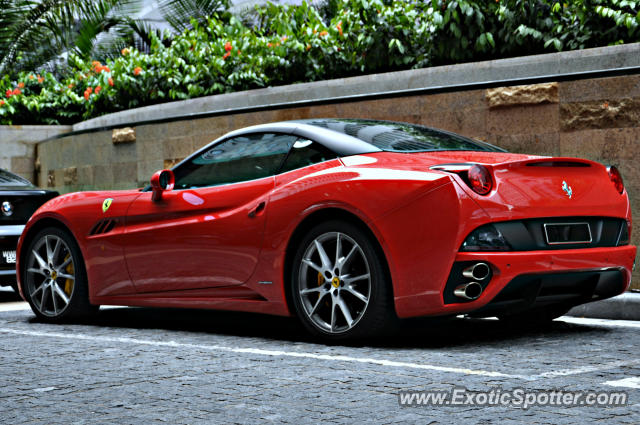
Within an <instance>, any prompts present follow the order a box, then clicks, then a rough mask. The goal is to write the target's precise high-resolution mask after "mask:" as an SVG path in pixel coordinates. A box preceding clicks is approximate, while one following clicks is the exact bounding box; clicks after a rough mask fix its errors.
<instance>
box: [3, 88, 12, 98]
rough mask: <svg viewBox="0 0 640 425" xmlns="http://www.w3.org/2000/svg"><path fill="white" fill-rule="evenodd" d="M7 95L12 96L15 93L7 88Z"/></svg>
mask: <svg viewBox="0 0 640 425" xmlns="http://www.w3.org/2000/svg"><path fill="white" fill-rule="evenodd" d="M4 94H5V95H6V96H7V97H11V96H12V95H13V91H12V90H11V89H7V91H6V92H5V93H4Z"/></svg>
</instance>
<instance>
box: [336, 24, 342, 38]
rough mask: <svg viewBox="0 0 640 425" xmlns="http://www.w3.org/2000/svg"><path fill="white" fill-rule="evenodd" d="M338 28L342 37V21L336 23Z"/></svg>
mask: <svg viewBox="0 0 640 425" xmlns="http://www.w3.org/2000/svg"><path fill="white" fill-rule="evenodd" d="M336 28H338V32H339V33H340V37H342V21H340V22H338V25H336Z"/></svg>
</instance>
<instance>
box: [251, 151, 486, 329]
mask: <svg viewBox="0 0 640 425" xmlns="http://www.w3.org/2000/svg"><path fill="white" fill-rule="evenodd" d="M365 158H367V157H365ZM369 159H370V158H369ZM343 160H344V161H345V164H346V165H343V164H342V163H341V162H340V160H333V161H328V162H325V163H322V164H317V165H314V166H311V167H307V168H304V169H301V170H294V171H291V172H288V173H285V174H282V175H280V176H278V177H277V183H276V189H275V190H274V192H273V194H272V196H271V198H270V201H269V211H268V216H267V223H266V234H265V236H266V237H265V246H263V251H262V253H263V254H262V258H261V264H260V265H259V267H258V271H257V273H256V280H258V279H259V280H268V281H273V282H274V283H278V284H276V285H270V287H269V289H268V290H267V291H268V292H265V291H264V290H263V291H262V293H263V294H264V295H265V296H266V297H267V298H268V299H270V300H277V299H280V300H281V302H283V303H285V292H284V291H285V285H289V284H290V282H289V281H288V280H289V279H288V278H289V277H288V276H285V273H286V272H285V270H284V265H285V254H286V250H287V245H288V243H289V240H290V239H291V237H292V235H293V233H294V231H295V229H296V228H297V227H298V226H299V225H300V223H301V222H302V221H303V220H304V219H305V218H307V217H308V216H309V215H310V214H313V213H314V212H317V211H319V210H322V209H325V208H338V209H342V210H345V211H348V212H350V213H351V214H353V215H355V216H356V217H358V218H359V219H360V220H361V221H363V222H364V223H365V224H366V225H367V226H368V227H369V229H370V230H371V231H372V232H373V234H374V235H375V236H376V238H377V240H378V242H379V243H380V245H381V248H382V250H383V252H384V254H385V257H386V260H387V263H388V265H389V269H390V273H391V278H392V280H393V285H394V298H395V300H396V310H397V311H398V314H399V315H400V316H407V314H406V313H405V312H404V310H406V309H407V306H406V305H405V304H407V302H408V303H410V304H411V303H415V302H421V300H418V301H412V297H414V296H415V295H423V296H426V297H432V296H435V297H438V296H439V291H440V289H441V288H440V286H441V285H442V284H443V283H444V282H445V281H446V276H447V274H448V270H449V268H450V266H451V264H452V262H453V260H454V258H455V255H456V252H457V248H458V246H459V240H460V237H461V236H460V234H461V232H460V228H459V220H460V218H461V211H462V210H464V209H465V206H466V207H469V206H472V208H470V209H471V210H472V211H473V214H480V215H482V214H483V213H482V211H481V210H480V209H478V208H477V205H476V204H475V203H474V202H473V201H472V200H471V199H469V197H467V196H466V195H465V194H464V193H462V196H463V200H461V199H460V198H459V193H458V189H457V188H456V185H455V184H454V183H453V181H452V180H451V177H450V176H449V175H447V174H444V173H439V172H418V171H410V170H397V169H390V168H376V167H375V164H372V163H371V162H367V159H363V163H362V164H358V163H357V161H354V160H353V157H349V158H345V159H343ZM482 219H484V218H482ZM462 237H463V236H462Z"/></svg>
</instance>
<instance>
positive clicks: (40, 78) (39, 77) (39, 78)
mask: <svg viewBox="0 0 640 425" xmlns="http://www.w3.org/2000/svg"><path fill="white" fill-rule="evenodd" d="M43 81H44V78H43V77H41V76H39V75H38V82H39V83H40V84H42V82H43Z"/></svg>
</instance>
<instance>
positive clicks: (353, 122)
mask: <svg viewBox="0 0 640 425" xmlns="http://www.w3.org/2000/svg"><path fill="white" fill-rule="evenodd" d="M304 123H305V124H310V125H315V126H317V127H323V128H327V129H330V130H333V131H337V132H340V133H343V134H347V135H349V136H352V137H356V138H358V139H360V140H362V141H364V142H367V143H370V144H372V145H373V146H375V147H377V148H378V149H382V150H383V151H389V152H425V151H488V152H505V151H504V150H503V149H501V148H498V147H497V146H493V145H490V144H488V143H485V142H480V141H476V140H471V139H467V138H466V137H463V136H459V135H457V134H453V133H449V132H446V131H442V130H436V129H433V128H429V127H423V126H421V125H415V124H407V123H399V122H392V121H376V120H358V119H324V120H308V121H304Z"/></svg>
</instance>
